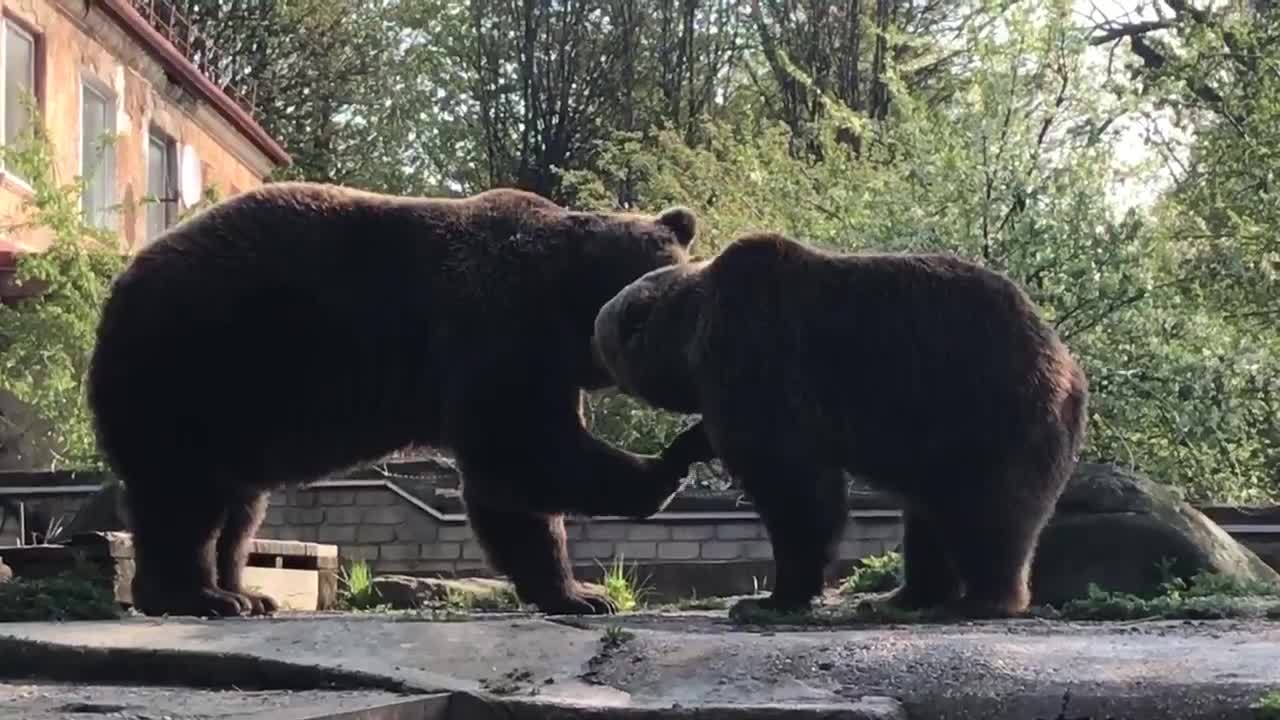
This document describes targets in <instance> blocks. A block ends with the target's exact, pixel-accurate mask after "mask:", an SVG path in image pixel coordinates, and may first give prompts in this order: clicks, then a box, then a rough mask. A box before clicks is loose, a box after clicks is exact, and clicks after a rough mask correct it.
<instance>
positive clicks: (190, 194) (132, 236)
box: [0, 0, 289, 264]
mask: <svg viewBox="0 0 1280 720" xmlns="http://www.w3.org/2000/svg"><path fill="white" fill-rule="evenodd" d="M0 8H3V22H2V23H0V25H2V28H0V29H2V30H3V33H2V35H0V37H2V38H3V39H2V40H0V49H2V50H3V52H0V62H3V65H4V68H3V73H0V78H3V82H4V88H3V94H2V96H0V104H2V105H3V112H0V136H2V138H3V140H4V142H5V143H10V142H13V141H14V140H15V139H16V138H18V137H19V136H20V134H21V133H22V131H23V130H24V128H26V127H28V125H29V123H30V122H31V121H32V118H31V115H30V113H29V112H28V110H27V107H26V106H25V105H24V104H23V102H22V98H24V97H27V96H30V95H34V97H35V100H36V104H37V107H38V108H39V110H40V114H41V115H42V116H43V118H44V120H45V124H46V129H47V130H48V133H49V136H50V138H51V140H52V142H53V144H54V147H55V150H56V157H55V166H56V168H57V173H58V177H59V179H60V181H63V182H66V181H70V180H71V179H72V178H75V177H77V176H80V177H85V178H86V187H85V192H84V193H83V197H82V202H81V204H82V210H83V213H84V215H85V218H86V219H87V220H88V221H90V222H92V223H94V224H97V225H99V226H101V227H104V228H107V229H110V230H113V231H115V232H116V233H117V234H118V235H119V237H120V238H121V240H122V241H123V245H124V247H125V248H126V249H127V250H129V251H134V250H137V249H138V248H139V247H141V246H143V245H144V244H145V243H146V242H147V241H148V240H149V239H151V238H154V237H155V236H156V235H158V234H159V233H160V232H163V230H164V229H165V228H167V227H168V226H170V225H172V224H173V223H174V222H175V221H176V220H177V218H178V215H179V213H180V212H181V211H182V210H183V209H185V208H187V207H190V206H191V205H194V204H196V203H197V202H199V201H200V199H201V197H202V196H203V195H204V194H205V193H206V192H208V191H210V190H211V189H212V190H216V192H217V193H218V194H219V195H221V196H223V197H226V196H230V195H234V194H236V193H238V192H240V191H242V190H246V189H249V188H252V187H255V186H257V185H260V184H261V183H262V182H263V181H264V179H265V178H266V177H267V176H268V175H269V174H270V173H271V171H272V170H274V169H275V168H277V167H280V166H283V165H287V164H288V163H289V156H288V154H287V153H286V152H285V151H284V149H283V148H282V147H281V146H280V145H279V144H278V143H277V142H276V141H275V140H273V139H272V138H271V137H270V136H269V135H268V134H267V133H266V132H265V131H264V130H263V129H262V127H261V126H260V125H259V124H258V122H257V121H256V120H255V119H254V110H253V107H252V105H251V104H250V102H249V101H248V100H247V99H245V98H244V97H243V95H242V94H241V93H239V92H237V91H236V90H235V89H234V88H232V87H231V86H230V85H228V84H227V83H224V82H221V81H220V80H219V79H218V76H217V73H216V71H215V70H214V69H213V68H214V67H215V66H216V63H214V62H210V60H211V59H214V60H216V57H215V56H213V55H211V53H213V52H214V50H211V49H207V48H206V49H202V50H201V53H200V56H199V58H198V59H197V58H196V55H195V54H194V53H192V52H190V48H192V47H206V44H205V43H202V42H201V41H200V40H199V33H198V31H197V30H196V29H195V28H193V27H191V26H190V24H189V23H187V22H186V21H185V19H184V18H182V17H181V16H180V15H178V14H177V13H176V12H175V11H174V10H173V8H172V6H171V5H170V3H168V2H165V1H164V0H94V1H93V2H87V1H86V0H3V1H2V2H0ZM104 135H111V136H114V138H115V142H114V143H113V144H111V145H106V144H104V143H102V142H101V139H102V137H103V136H104ZM30 194H31V190H30V187H29V186H28V184H27V183H26V182H24V180H23V178H21V177H17V176H16V175H15V174H14V173H13V172H12V171H9V170H4V169H0V217H5V218H7V220H6V222H5V223H4V224H5V225H6V226H7V225H11V224H13V223H14V220H15V219H16V218H20V217H21V216H22V214H23V206H24V204H25V201H26V200H27V199H28V198H29V197H30ZM144 198H157V199H158V200H159V202H146V203H144V202H143V200H144ZM46 243H47V237H42V234H41V233H40V232H39V231H33V230H29V229H24V230H20V231H16V232H9V233H6V234H4V235H0V252H2V253H4V254H6V255H8V256H9V258H10V264H11V258H12V254H13V253H15V252H23V251H29V250H39V249H41V247H42V246H44V245H45V244H46Z"/></svg>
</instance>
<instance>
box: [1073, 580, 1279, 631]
mask: <svg viewBox="0 0 1280 720" xmlns="http://www.w3.org/2000/svg"><path fill="white" fill-rule="evenodd" d="M1277 609H1280V587H1276V586H1274V585H1272V584H1269V583H1241V582H1239V581H1237V580H1235V579H1234V578H1230V577H1227V576H1224V575H1219V574H1213V573H1198V574H1196V575H1195V576H1194V577H1192V578H1191V580H1190V581H1186V580H1183V579H1181V578H1176V579H1174V580H1171V581H1168V582H1165V583H1164V584H1163V585H1162V586H1161V591H1160V592H1159V593H1158V594H1156V595H1153V596H1152V597H1140V596H1137V595H1133V594H1130V593H1119V592H1111V591H1106V590H1102V589H1101V588H1099V587H1098V586H1097V585H1094V584H1090V585H1089V591H1088V595H1087V596H1086V597H1084V598H1080V599H1077V600H1071V601H1068V602H1066V603H1064V604H1063V605H1062V607H1061V608H1060V609H1058V610H1057V611H1056V612H1055V611H1052V610H1051V611H1049V614H1050V615H1056V616H1058V617H1062V618H1067V619H1072V620H1139V619H1148V618H1167V619H1179V618H1191V619H1213V618H1230V617H1261V616H1267V615H1269V614H1271V613H1274V612H1275V611H1276V610H1277Z"/></svg>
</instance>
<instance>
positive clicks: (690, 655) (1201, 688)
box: [590, 613, 1280, 720]
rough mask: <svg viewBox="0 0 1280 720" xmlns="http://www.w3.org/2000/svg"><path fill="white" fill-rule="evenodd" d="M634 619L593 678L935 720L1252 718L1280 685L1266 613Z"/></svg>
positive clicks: (698, 695) (1275, 627) (719, 698)
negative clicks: (800, 623) (810, 621)
mask: <svg viewBox="0 0 1280 720" xmlns="http://www.w3.org/2000/svg"><path fill="white" fill-rule="evenodd" d="M599 622H601V621H594V620H593V621H591V623H590V624H598V623H599ZM623 624H624V625H625V627H626V628H627V629H628V630H631V631H633V632H634V633H635V636H634V638H633V639H632V640H630V641H629V642H627V643H625V644H624V645H622V646H621V647H620V648H619V649H618V650H616V651H614V652H612V653H605V654H603V655H602V656H601V657H599V658H598V659H597V661H596V662H595V663H593V666H594V667H593V673H592V675H591V677H592V679H593V681H595V682H600V683H603V684H606V685H609V686H612V687H615V688H618V689H620V690H623V691H626V692H629V693H631V694H632V695H633V697H637V698H649V697H673V698H674V699H676V701H682V700H685V699H687V700H689V701H694V700H696V701H700V702H726V703H729V702H749V701H750V699H752V698H754V699H761V698H766V697H767V698H769V699H770V700H771V701H774V702H836V701H839V700H840V699H841V698H847V699H851V700H852V699H856V698H860V697H864V696H868V695H883V696H889V697H894V698H899V699H900V700H901V701H902V702H903V704H904V705H905V707H906V709H907V711H908V712H909V713H910V714H911V717H913V718H921V719H922V720H923V719H924V718H930V719H931V720H932V719H934V718H937V719H938V720H945V719H949V718H975V719H976V718H982V719H983V720H1040V719H1043V720H1057V719H1059V718H1060V717H1061V718H1064V719H1066V720H1077V719H1079V720H1103V719H1104V718H1115V719H1116V720H1120V719H1121V718H1144V719H1145V718H1160V719H1162V720H1164V719H1168V720H1174V719H1176V718H1196V719H1200V718H1204V719H1206V720H1207V719H1209V718H1214V719H1217V718H1222V719H1224V720H1226V719H1235V718H1241V719H1242V720H1244V719H1245V718H1252V717H1253V715H1252V711H1251V710H1250V709H1249V705H1251V704H1252V703H1253V702H1255V701H1256V700H1257V698H1258V697H1260V696H1261V695H1262V694H1263V693H1265V692H1267V691H1269V690H1273V689H1277V688H1280V623H1274V622H1272V623H1268V622H1265V621H1198V622H1183V621H1162V622H1141V623H1125V624H1119V623H1106V624H1095V623H1062V622H1047V621H1035V620H1030V621H1013V622H989V623H971V624H966V625H902V626H894V627H884V626H879V627H876V628H874V629H867V630H847V629H841V630H830V629H821V628H805V629H799V630H792V629H784V628H769V629H765V628H758V629H755V630H754V631H746V632H744V631H743V630H742V629H738V630H736V631H735V630H733V626H732V625H730V624H729V623H727V622H726V621H724V620H723V619H722V618H721V617H717V616H715V614H714V613H712V614H707V615H700V616H698V617H690V616H689V615H681V616H678V617H661V616H657V617H654V616H650V617H634V618H627V619H626V620H625V621H624V622H623ZM1064 700H1065V701H1066V708H1065V711H1064V709H1063V705H1064ZM1060 714H1061V715H1060Z"/></svg>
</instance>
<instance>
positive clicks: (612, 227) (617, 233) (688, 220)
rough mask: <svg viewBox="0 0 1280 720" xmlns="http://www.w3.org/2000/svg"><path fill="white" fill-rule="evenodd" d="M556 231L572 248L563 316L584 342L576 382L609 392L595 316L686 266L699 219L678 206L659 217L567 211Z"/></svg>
mask: <svg viewBox="0 0 1280 720" xmlns="http://www.w3.org/2000/svg"><path fill="white" fill-rule="evenodd" d="M557 226H558V227H557V230H558V232H559V233H560V234H561V237H562V238H563V239H565V240H568V241H569V242H568V243H567V244H566V246H567V247H570V248H573V258H572V261H571V266H572V268H573V269H572V270H570V272H568V273H566V277H567V278H568V280H567V281H566V282H567V284H566V286H565V287H564V290H565V292H566V295H565V300H566V302H567V304H568V307H567V308H566V315H565V317H566V318H567V319H568V321H569V322H570V323H571V327H570V328H568V330H569V332H570V334H571V335H572V336H573V338H574V341H575V342H576V341H578V340H581V341H582V343H583V345H582V350H583V356H582V360H583V368H584V369H583V370H582V371H580V372H579V373H577V374H578V375H579V378H578V379H579V381H580V384H581V386H582V387H586V388H601V387H607V386H610V385H613V384H614V380H613V377H612V376H611V375H610V373H609V372H608V369H607V368H605V367H603V366H602V365H601V364H600V363H599V362H598V357H597V355H596V353H595V352H594V349H593V347H592V342H591V338H592V335H593V334H594V328H595V320H596V314H597V313H598V312H599V310H600V307H601V306H603V305H604V304H605V303H606V302H608V301H609V299H610V298H612V297H613V296H614V295H615V294H616V293H617V292H618V291H619V290H621V289H622V288H624V287H626V286H627V285H628V284H629V283H631V282H632V281H634V280H636V279H637V278H639V277H641V276H643V275H645V274H646V273H648V272H650V271H653V270H656V269H659V268H663V267H670V266H680V265H684V264H687V263H688V262H689V249H690V247H691V246H692V245H693V240H694V235H695V234H696V232H697V218H696V216H695V215H694V214H693V212H691V211H690V210H688V209H686V208H682V207H674V208H670V209H667V210H664V211H663V212H661V213H659V214H657V215H638V214H632V213H595V212H568V213H566V214H565V215H564V216H563V218H562V219H561V220H560V222H558V223H557Z"/></svg>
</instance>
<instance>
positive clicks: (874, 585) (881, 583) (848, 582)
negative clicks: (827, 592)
mask: <svg viewBox="0 0 1280 720" xmlns="http://www.w3.org/2000/svg"><path fill="white" fill-rule="evenodd" d="M901 582H902V553H898V552H893V551H890V552H887V553H885V554H883V555H869V556H867V557H864V558H862V560H861V561H859V563H858V567H856V568H854V570H853V574H852V575H850V576H849V577H848V578H846V579H845V581H844V582H843V583H841V584H840V592H841V593H844V594H856V593H879V592H888V591H890V590H893V589H894V588H896V587H898V585H899V584H901Z"/></svg>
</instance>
